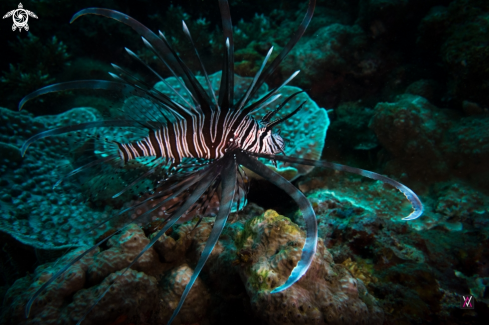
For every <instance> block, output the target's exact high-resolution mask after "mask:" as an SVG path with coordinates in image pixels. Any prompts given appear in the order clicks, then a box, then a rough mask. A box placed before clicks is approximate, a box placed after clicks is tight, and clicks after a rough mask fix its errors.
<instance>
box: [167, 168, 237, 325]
mask: <svg viewBox="0 0 489 325" xmlns="http://www.w3.org/2000/svg"><path fill="white" fill-rule="evenodd" d="M221 184H222V185H221V186H222V191H221V200H220V204H219V212H218V213H217V217H216V221H215V222H214V227H213V228H212V231H211V234H210V236H209V239H207V243H206V244H205V247H204V250H203V251H202V254H201V255H200V258H199V262H198V263H197V266H196V267H195V269H194V273H193V274H192V277H191V278H190V281H189V282H188V283H187V286H186V287H185V291H184V292H183V294H182V297H181V298H180V302H179V303H178V306H177V308H176V309H175V310H174V311H173V315H172V316H171V318H170V321H169V322H168V325H170V324H171V322H172V321H173V319H174V318H175V317H176V316H177V314H178V312H179V311H180V308H182V306H183V303H184V302H185V298H187V295H188V293H189V292H190V289H191V288H192V286H193V284H194V283H195V281H196V280H197V277H198V276H199V274H200V271H202V268H203V267H204V265H205V262H206V261H207V259H208V258H209V255H210V254H211V253H212V250H213V249H214V246H216V243H217V240H218V239H219V236H220V235H221V232H222V230H223V229H224V226H225V225H226V221H227V219H228V217H229V213H230V212H231V207H232V205H233V199H234V194H235V192H236V161H235V160H234V159H230V161H229V163H228V164H226V166H225V167H224V170H223V174H222V183H221Z"/></svg>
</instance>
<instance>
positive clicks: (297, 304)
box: [237, 210, 383, 324]
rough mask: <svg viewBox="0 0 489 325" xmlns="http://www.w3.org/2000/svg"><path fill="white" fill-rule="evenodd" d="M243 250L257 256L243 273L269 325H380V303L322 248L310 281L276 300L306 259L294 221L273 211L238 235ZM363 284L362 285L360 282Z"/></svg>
mask: <svg viewBox="0 0 489 325" xmlns="http://www.w3.org/2000/svg"><path fill="white" fill-rule="evenodd" d="M237 239H238V240H237V243H238V247H237V248H238V249H241V250H243V249H249V250H252V251H253V259H252V262H251V263H249V264H248V265H247V266H246V267H245V268H243V269H241V271H240V274H241V277H242V278H243V279H244V281H245V285H246V290H247V292H248V294H249V295H250V297H251V303H252V307H253V308H254V310H255V312H256V313H257V314H259V315H262V317H263V318H264V319H265V320H266V322H267V324H297V323H305V324H307V323H316V324H322V323H334V324H355V323H359V322H360V321H362V322H364V323H365V324H380V323H382V322H383V312H382V310H381V309H380V308H379V307H377V305H376V303H375V299H373V297H372V296H370V295H369V294H368V292H367V290H366V288H365V287H364V286H363V284H361V285H359V281H357V280H356V279H355V278H354V277H352V275H351V274H350V273H349V272H348V271H347V270H346V269H345V268H344V267H342V266H341V265H334V263H333V259H332V256H331V254H330V253H329V252H328V250H327V249H326V248H325V247H324V245H323V244H322V242H319V245H318V249H317V253H316V257H315V259H314V261H313V263H312V265H311V267H310V268H309V270H308V272H307V273H306V275H305V276H304V277H303V278H301V280H300V281H298V282H297V283H296V285H294V286H292V287H291V288H289V289H288V290H286V291H284V292H282V293H278V294H271V293H270V291H271V289H273V288H274V287H275V286H276V285H277V284H280V283H282V282H283V281H285V279H286V277H287V275H288V274H289V272H291V271H292V268H293V267H294V266H295V264H296V263H297V261H298V260H299V259H300V255H301V247H302V246H303V240H304V236H303V235H301V230H300V229H299V228H298V227H297V226H296V225H295V224H293V223H291V221H290V220H289V219H288V218H285V217H283V216H280V215H279V214H277V213H276V212H275V211H273V210H268V211H266V212H265V213H264V214H263V215H262V216H259V217H256V218H253V219H251V220H249V221H248V222H247V223H246V224H245V225H244V229H243V230H242V231H241V232H239V233H238V235H237ZM360 283H361V282H360Z"/></svg>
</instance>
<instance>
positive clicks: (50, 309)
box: [3, 226, 159, 324]
mask: <svg viewBox="0 0 489 325" xmlns="http://www.w3.org/2000/svg"><path fill="white" fill-rule="evenodd" d="M148 242H149V240H148V239H147V238H146V237H145V236H144V233H143V232H142V231H141V229H140V228H139V227H137V226H131V227H129V228H128V229H127V230H126V231H125V232H124V233H122V234H121V235H119V236H116V237H113V238H111V239H110V241H109V246H111V247H110V248H109V249H107V250H105V251H102V252H98V253H90V254H88V255H86V256H85V257H83V258H82V259H81V260H80V261H79V262H77V263H76V264H74V265H73V266H72V267H71V268H70V269H69V270H68V271H67V272H66V273H65V274H64V275H63V276H61V277H60V278H59V279H58V280H57V281H55V282H53V283H52V284H51V285H50V286H48V288H47V289H46V291H45V292H44V293H43V294H41V295H40V296H39V297H38V298H37V300H36V301H35V302H34V304H33V306H32V309H31V317H30V318H28V319H26V318H25V317H24V308H25V304H26V302H27V300H28V299H29V298H30V296H31V295H32V294H33V293H34V292H36V290H37V289H38V288H39V287H40V286H41V285H43V284H44V283H45V282H46V281H48V280H49V279H50V278H51V276H53V275H54V274H55V273H56V272H57V271H58V270H59V269H60V268H61V267H63V266H64V265H65V264H66V263H67V262H68V261H70V260H71V259H73V258H75V257H76V256H77V255H79V254H81V253H82V252H83V251H84V249H86V248H77V249H75V250H73V251H72V252H70V253H68V254H66V255H64V256H63V257H61V258H60V259H59V260H58V261H57V262H56V263H48V264H44V265H41V266H39V267H38V268H37V269H36V272H35V273H34V274H33V275H31V276H27V277H24V278H22V279H19V280H17V282H15V284H14V285H13V286H12V287H11V288H10V289H9V291H8V292H7V294H6V296H5V301H4V303H5V304H6V305H10V306H11V308H9V309H8V311H7V314H6V315H5V314H4V315H3V317H5V318H4V321H8V322H10V323H11V324H38V323H43V324H75V323H76V322H77V321H78V320H79V319H80V318H81V317H82V316H83V315H84V314H85V312H86V311H87V308H90V306H91V305H92V304H93V303H94V302H95V301H96V299H97V298H98V296H99V295H100V294H101V293H102V292H104V291H105V290H106V289H107V287H108V286H109V285H110V284H112V283H114V285H112V287H111V289H110V290H109V291H108V293H107V295H106V296H105V298H104V299H102V301H100V302H99V304H97V306H96V307H95V308H94V310H93V312H92V313H90V314H89V315H87V320H86V321H85V323H87V324H101V323H107V322H111V321H113V320H115V319H116V318H117V317H118V316H120V315H129V316H130V317H138V318H139V319H140V320H145V317H147V316H146V315H147V314H148V313H149V314H151V310H152V307H153V306H154V305H155V304H156V303H157V302H158V289H157V282H156V279H155V278H154V277H153V276H150V275H148V274H146V273H143V272H138V271H137V270H141V271H145V272H147V273H150V274H151V273H156V272H157V270H158V267H157V266H158V265H159V261H158V257H157V255H156V253H155V252H154V250H152V249H150V250H149V251H148V252H146V253H145V254H144V255H143V257H142V258H141V259H140V260H139V261H138V262H137V263H136V264H135V265H134V269H130V270H128V271H127V272H125V273H124V274H122V271H120V270H121V269H123V268H124V267H125V266H127V265H129V263H130V261H131V260H132V259H133V258H134V257H135V256H136V255H137V254H138V253H139V251H140V250H141V249H142V247H144V246H145V245H146V244H147V243H148ZM87 286H89V287H88V289H84V288H85V287H87ZM135 315H136V316H135Z"/></svg>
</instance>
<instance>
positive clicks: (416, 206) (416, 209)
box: [250, 153, 424, 220]
mask: <svg viewBox="0 0 489 325" xmlns="http://www.w3.org/2000/svg"><path fill="white" fill-rule="evenodd" d="M250 154H251V155H252V156H255V157H261V158H266V159H272V160H280V161H283V162H288V163H294V164H300V165H309V166H316V167H325V168H330V169H334V170H339V171H344V172H348V173H352V174H357V175H361V176H364V177H368V178H370V179H374V180H377V181H381V182H384V183H387V184H389V185H391V186H393V187H395V188H396V189H398V190H399V191H400V192H401V193H402V194H404V196H406V198H407V199H408V200H409V202H411V205H412V207H413V212H411V214H410V215H408V216H407V217H404V218H402V220H414V219H417V218H419V217H420V216H421V215H422V214H423V211H424V208H423V203H421V200H420V199H419V197H418V196H417V195H416V193H414V192H413V190H411V189H410V188H409V187H407V186H406V185H404V184H401V183H399V182H398V181H395V180H393V179H392V178H389V177H387V176H384V175H380V174H377V173H374V172H371V171H368V170H364V169H360V168H356V167H351V166H346V165H341V164H337V163H332V162H329V161H324V160H319V161H317V160H310V159H303V158H295V157H289V156H280V155H268V154H257V153H250Z"/></svg>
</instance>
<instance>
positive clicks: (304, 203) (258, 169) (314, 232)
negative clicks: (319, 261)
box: [238, 153, 318, 293]
mask: <svg viewBox="0 0 489 325" xmlns="http://www.w3.org/2000/svg"><path fill="white" fill-rule="evenodd" d="M238 163H239V164H242V165H243V166H245V167H246V168H248V169H250V170H252V171H253V172H255V173H256V174H258V175H260V176H261V177H263V178H265V179H266V180H268V181H270V182H272V183H273V184H274V185H275V186H277V187H278V188H280V189H282V190H283V191H285V192H286V193H287V194H288V195H289V196H290V197H291V198H292V199H294V201H295V202H296V203H297V204H298V205H299V209H300V210H301V212H302V216H303V218H304V220H305V222H306V240H305V242H304V247H303V248H302V255H301V259H300V260H299V262H298V263H297V265H296V267H295V268H294V269H293V270H292V273H291V274H290V276H289V278H288V279H287V281H285V283H284V284H282V285H281V286H279V287H277V288H275V289H273V290H272V293H275V292H280V291H282V290H285V289H287V288H288V287H290V286H291V285H293V284H294V283H295V282H297V281H298V280H299V279H300V278H301V277H302V276H303V275H304V274H305V273H306V271H307V269H308V268H309V266H310V265H311V263H312V259H313V257H314V254H315V253H316V247H317V241H318V229H317V222H316V214H315V213H314V210H313V209H312V206H311V203H310V202H309V200H308V199H307V198H306V197H305V196H304V194H302V192H301V191H299V190H298V189H297V188H296V187H295V186H294V185H292V183H290V182H289V181H288V180H286V179H285V178H283V177H282V176H280V175H279V174H278V173H276V172H274V171H272V170H271V169H270V168H268V167H267V166H265V165H264V164H262V163H261V162H259V161H258V160H256V159H253V158H251V157H249V156H248V155H247V154H246V153H239V154H238Z"/></svg>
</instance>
